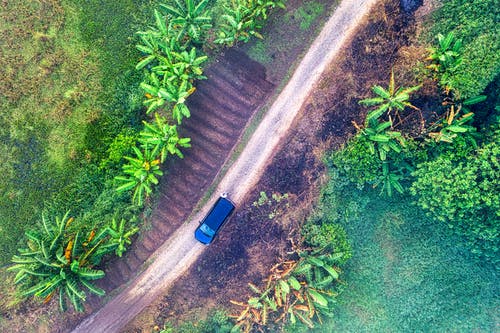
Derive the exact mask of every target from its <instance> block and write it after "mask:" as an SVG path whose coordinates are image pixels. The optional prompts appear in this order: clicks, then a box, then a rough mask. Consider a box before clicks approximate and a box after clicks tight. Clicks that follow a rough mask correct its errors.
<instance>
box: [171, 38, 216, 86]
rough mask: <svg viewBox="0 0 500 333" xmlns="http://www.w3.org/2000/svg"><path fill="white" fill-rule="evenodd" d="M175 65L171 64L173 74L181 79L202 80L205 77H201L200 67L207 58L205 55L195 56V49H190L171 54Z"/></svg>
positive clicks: (201, 70)
mask: <svg viewBox="0 0 500 333" xmlns="http://www.w3.org/2000/svg"><path fill="white" fill-rule="evenodd" d="M172 55H173V57H174V59H175V63H174V64H173V68H174V74H175V75H176V76H177V77H179V78H181V79H183V80H190V81H191V82H192V81H194V80H204V79H206V78H207V77H206V76H203V75H202V74H203V68H202V67H201V66H200V65H201V64H202V63H204V62H205V61H206V60H207V59H208V57H207V56H206V55H203V56H197V54H196V48H194V47H193V48H191V50H190V51H189V52H188V51H182V52H173V53H172Z"/></svg>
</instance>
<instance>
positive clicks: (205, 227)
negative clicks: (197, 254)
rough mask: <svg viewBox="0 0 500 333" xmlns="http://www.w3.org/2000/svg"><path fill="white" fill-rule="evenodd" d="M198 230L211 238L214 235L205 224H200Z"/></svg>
mask: <svg viewBox="0 0 500 333" xmlns="http://www.w3.org/2000/svg"><path fill="white" fill-rule="evenodd" d="M200 230H201V231H202V232H203V233H204V234H205V235H207V236H209V237H212V236H213V235H215V231H214V230H212V229H210V227H209V226H208V225H206V224H202V225H201V227H200Z"/></svg>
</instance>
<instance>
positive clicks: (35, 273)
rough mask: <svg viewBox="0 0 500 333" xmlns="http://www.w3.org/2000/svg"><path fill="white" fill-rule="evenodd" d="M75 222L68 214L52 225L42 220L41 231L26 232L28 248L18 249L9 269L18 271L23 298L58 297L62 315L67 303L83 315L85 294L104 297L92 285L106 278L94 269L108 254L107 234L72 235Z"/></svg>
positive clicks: (46, 298)
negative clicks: (71, 225) (32, 296)
mask: <svg viewBox="0 0 500 333" xmlns="http://www.w3.org/2000/svg"><path fill="white" fill-rule="evenodd" d="M72 221H73V218H70V217H69V211H68V212H66V214H65V215H64V216H63V217H62V218H59V217H56V218H55V220H53V221H52V220H51V221H49V220H47V219H46V218H45V216H42V222H41V225H40V228H38V229H36V230H31V231H28V232H26V236H27V238H28V247H27V248H24V249H19V255H14V256H13V258H12V262H13V263H14V266H11V267H9V269H8V270H9V271H17V274H16V277H15V280H14V282H15V283H16V284H19V283H21V284H23V288H22V291H21V296H31V295H34V296H37V297H43V298H44V299H45V302H48V301H49V300H50V299H51V298H52V297H53V295H54V294H58V297H59V306H60V309H61V310H62V311H65V310H66V309H67V306H66V300H69V301H70V303H71V304H72V305H73V307H74V308H75V310H77V311H83V302H85V299H86V294H85V290H88V291H90V292H91V293H93V294H96V295H99V296H103V295H104V290H102V289H100V288H98V287H96V286H95V285H94V284H93V283H92V282H91V281H93V280H97V279H100V278H102V277H104V272H103V271H102V270H96V269H93V267H94V266H95V265H98V264H99V263H100V261H101V258H102V256H103V255H104V254H106V253H108V252H109V251H108V249H107V248H106V247H104V246H103V245H104V244H105V243H106V236H107V231H106V230H104V231H101V232H99V233H96V232H94V231H91V232H90V233H89V234H88V235H86V236H83V235H81V234H80V232H77V233H76V234H70V233H69V232H68V231H67V228H68V227H69V225H70V224H71V222H72Z"/></svg>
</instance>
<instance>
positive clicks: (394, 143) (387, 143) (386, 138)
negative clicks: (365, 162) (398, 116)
mask: <svg viewBox="0 0 500 333" xmlns="http://www.w3.org/2000/svg"><path fill="white" fill-rule="evenodd" d="M391 126H392V122H391V121H390V120H389V121H385V122H380V121H379V120H378V119H376V118H371V119H370V120H368V119H367V122H366V126H365V127H364V128H360V129H359V133H358V136H359V137H360V140H361V141H362V142H363V143H364V144H365V145H366V146H367V147H368V150H369V151H370V153H372V154H377V155H378V156H379V158H380V160H381V161H385V160H386V159H387V154H388V153H389V152H390V151H394V152H395V153H400V152H401V150H402V148H404V146H405V141H404V138H403V136H402V135H401V132H397V131H390V130H389V129H390V128H391Z"/></svg>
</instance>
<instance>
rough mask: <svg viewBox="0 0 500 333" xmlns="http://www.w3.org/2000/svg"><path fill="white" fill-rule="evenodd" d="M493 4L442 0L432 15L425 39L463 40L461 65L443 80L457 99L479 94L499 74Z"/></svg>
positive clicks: (491, 1)
mask: <svg viewBox="0 0 500 333" xmlns="http://www.w3.org/2000/svg"><path fill="white" fill-rule="evenodd" d="M497 22H498V1H497V0H471V1H465V0H445V1H444V3H443V6H442V7H441V8H439V9H438V10H437V11H436V12H435V13H434V15H433V22H432V24H431V25H430V28H429V29H428V31H427V34H428V39H429V40H430V39H431V38H433V36H436V35H437V34H438V33H449V32H453V33H454V35H455V36H456V37H458V38H460V39H462V40H463V44H464V47H463V49H462V62H461V63H460V64H458V66H457V67H456V68H455V70H454V71H453V73H451V74H450V75H449V77H448V78H447V81H448V83H449V84H450V86H452V87H454V88H455V89H456V90H457V92H458V93H459V95H460V97H461V98H469V97H472V96H475V95H479V94H481V93H482V92H483V91H484V89H485V88H486V86H487V85H488V84H489V83H490V82H491V81H492V80H493V79H494V78H495V77H496V76H497V75H498V73H499V72H500V43H498V42H495V41H498V35H499V34H500V26H499V25H498V23H497Z"/></svg>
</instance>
